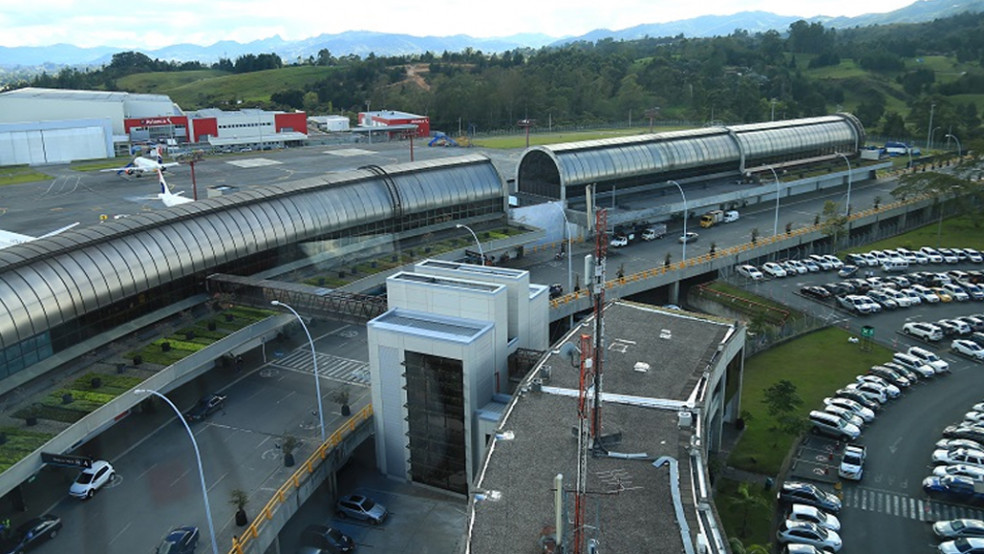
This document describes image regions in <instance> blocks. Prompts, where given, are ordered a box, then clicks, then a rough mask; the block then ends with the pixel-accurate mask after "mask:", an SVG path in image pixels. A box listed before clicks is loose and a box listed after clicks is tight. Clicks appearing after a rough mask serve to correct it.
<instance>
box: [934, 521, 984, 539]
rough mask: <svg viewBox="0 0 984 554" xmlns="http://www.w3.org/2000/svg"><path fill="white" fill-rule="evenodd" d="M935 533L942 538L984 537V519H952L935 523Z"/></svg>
mask: <svg viewBox="0 0 984 554" xmlns="http://www.w3.org/2000/svg"><path fill="white" fill-rule="evenodd" d="M933 533H936V536H937V537H939V538H941V539H956V538H960V537H984V521H981V520H979V519H950V520H944V521H937V522H936V523H934V524H933Z"/></svg>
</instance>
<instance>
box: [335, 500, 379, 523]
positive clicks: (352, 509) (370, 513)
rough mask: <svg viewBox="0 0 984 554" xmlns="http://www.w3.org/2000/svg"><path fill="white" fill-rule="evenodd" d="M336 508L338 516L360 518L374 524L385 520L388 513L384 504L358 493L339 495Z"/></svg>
mask: <svg viewBox="0 0 984 554" xmlns="http://www.w3.org/2000/svg"><path fill="white" fill-rule="evenodd" d="M336 509H337V511H338V516H339V517H350V518H353V519H361V520H363V521H368V522H370V523H372V524H374V525H378V524H380V523H382V522H383V521H386V516H387V515H388V514H389V512H388V511H387V510H386V507H385V506H383V505H382V504H378V503H376V502H374V501H373V500H372V499H371V498H369V497H367V496H362V495H359V494H350V495H347V496H343V497H341V498H340V499H338V505H337V506H336Z"/></svg>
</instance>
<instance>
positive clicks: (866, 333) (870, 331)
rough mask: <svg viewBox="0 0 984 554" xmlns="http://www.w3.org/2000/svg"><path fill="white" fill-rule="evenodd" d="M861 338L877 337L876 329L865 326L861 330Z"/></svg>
mask: <svg viewBox="0 0 984 554" xmlns="http://www.w3.org/2000/svg"><path fill="white" fill-rule="evenodd" d="M861 336H862V337H865V338H871V337H873V336H875V328H874V327H872V326H871V325H865V326H864V327H862V328H861Z"/></svg>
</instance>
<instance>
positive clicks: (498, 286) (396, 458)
mask: <svg viewBox="0 0 984 554" xmlns="http://www.w3.org/2000/svg"><path fill="white" fill-rule="evenodd" d="M386 291H387V301H388V303H389V310H388V311H387V312H386V313H385V314H383V315H381V316H380V317H378V318H376V319H374V320H372V321H370V322H369V324H368V340H369V365H370V371H371V378H372V398H373V410H374V412H375V426H376V452H377V464H378V465H379V468H380V470H381V471H382V472H383V473H385V474H386V475H389V476H392V477H395V478H398V479H405V480H407V481H413V482H416V483H423V484H427V485H431V486H435V487H439V488H442V489H447V490H451V491H455V492H460V493H465V492H467V490H468V484H469V483H470V482H472V479H473V477H474V475H475V474H476V470H477V468H478V465H479V463H480V460H481V459H482V457H483V456H484V452H485V445H486V444H487V441H488V437H489V435H490V434H491V432H492V430H493V429H494V428H495V425H496V421H497V420H498V415H497V414H499V413H501V411H502V408H503V407H504V405H505V404H504V402H505V401H506V400H507V399H508V394H507V391H508V389H509V372H510V367H511V366H512V365H514V363H515V359H516V358H522V357H523V356H524V355H525V354H526V353H527V352H529V351H530V350H533V351H538V352H539V351H542V350H544V349H545V348H546V347H547V334H546V333H547V328H548V326H549V325H548V321H547V317H548V306H547V300H548V296H549V294H548V290H547V287H545V286H541V285H534V284H530V282H529V273H528V272H526V271H521V270H514V269H504V268H494V267H486V266H476V265H470V264H461V263H453V262H445V261H439V260H425V261H423V262H420V263H418V264H417V265H416V266H415V267H414V271H413V272H400V273H397V274H395V275H392V276H390V277H389V278H388V279H387V281H386ZM489 414H492V415H491V416H490V415H489Z"/></svg>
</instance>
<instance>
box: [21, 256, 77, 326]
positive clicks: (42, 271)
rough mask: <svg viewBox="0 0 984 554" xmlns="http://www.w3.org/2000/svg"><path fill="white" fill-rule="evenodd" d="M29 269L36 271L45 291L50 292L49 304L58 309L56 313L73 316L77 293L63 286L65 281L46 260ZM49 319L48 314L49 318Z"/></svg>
mask: <svg viewBox="0 0 984 554" xmlns="http://www.w3.org/2000/svg"><path fill="white" fill-rule="evenodd" d="M31 269H32V270H34V271H37V272H38V275H39V276H40V277H41V279H43V280H44V282H45V284H46V286H47V290H48V291H50V292H51V300H50V302H51V304H52V305H54V306H57V307H58V313H59V314H63V315H64V314H68V315H69V316H71V315H74V314H75V301H76V299H77V298H78V296H77V291H75V290H74V289H72V288H70V287H68V286H66V285H65V281H64V280H63V279H62V276H61V275H60V274H59V273H58V270H56V269H55V268H54V267H52V266H51V265H49V264H48V263H47V261H46V260H39V262H38V263H35V264H32V265H31ZM49 311H50V310H49ZM51 317H52V316H51V314H50V313H49V318H51ZM60 317H62V316H60Z"/></svg>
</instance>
